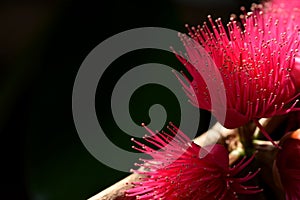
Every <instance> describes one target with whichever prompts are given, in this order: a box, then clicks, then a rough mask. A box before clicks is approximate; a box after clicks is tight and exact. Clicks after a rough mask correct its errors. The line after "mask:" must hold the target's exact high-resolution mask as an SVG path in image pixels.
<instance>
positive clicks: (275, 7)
mask: <svg viewBox="0 0 300 200" xmlns="http://www.w3.org/2000/svg"><path fill="white" fill-rule="evenodd" d="M265 7H266V9H267V10H268V13H269V15H272V14H273V13H274V12H276V13H277V17H279V18H280V19H279V20H281V21H285V22H286V24H285V26H286V27H289V28H290V29H293V27H296V28H298V29H299V27H300V1H299V0H290V1H286V0H273V1H272V2H269V3H266V4H265ZM291 77H292V80H293V81H294V83H295V86H296V88H297V89H298V91H299V90H300V54H299V52H298V53H297V54H296V59H295V67H294V68H293V69H292V70H291Z"/></svg>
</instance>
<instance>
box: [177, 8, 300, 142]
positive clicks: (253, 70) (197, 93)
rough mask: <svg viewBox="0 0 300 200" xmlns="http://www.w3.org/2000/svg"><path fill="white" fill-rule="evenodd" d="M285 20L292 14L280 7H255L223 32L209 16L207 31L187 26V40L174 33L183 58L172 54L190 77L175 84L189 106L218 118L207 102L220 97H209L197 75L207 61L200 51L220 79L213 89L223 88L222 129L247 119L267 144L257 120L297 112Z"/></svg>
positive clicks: (289, 26) (291, 32)
mask: <svg viewBox="0 0 300 200" xmlns="http://www.w3.org/2000/svg"><path fill="white" fill-rule="evenodd" d="M272 8H274V7H272ZM291 16H292V13H285V12H284V11H283V10H282V9H275V8H274V9H268V8H267V7H266V8H264V7H263V6H262V5H256V6H255V7H253V12H251V13H247V14H246V13H245V15H244V16H242V17H241V21H242V24H239V22H237V21H234V19H231V21H230V22H229V24H228V25H227V28H225V27H224V26H223V24H222V23H221V20H220V19H217V20H216V21H215V22H213V20H212V19H211V17H210V16H209V17H208V19H209V22H210V24H211V27H212V29H210V27H209V26H208V25H207V24H206V23H204V25H203V26H202V27H200V26H198V27H197V28H195V27H192V28H189V27H188V26H187V28H188V30H189V36H190V37H191V38H192V39H189V38H188V37H187V36H186V35H184V34H181V35H180V37H181V40H182V41H183V43H184V45H185V48H186V51H187V59H185V58H183V55H182V54H177V53H176V55H177V57H178V59H179V60H180V61H181V62H182V63H183V64H184V65H185V67H186V69H187V70H188V72H189V73H190V74H191V76H192V78H193V80H192V81H189V80H188V79H187V81H188V82H189V84H188V85H187V84H185V83H184V82H183V81H182V80H180V81H181V83H182V85H183V86H184V89H185V91H186V93H187V95H188V96H189V98H190V100H191V102H192V104H194V105H195V106H197V107H199V108H201V109H205V110H209V111H211V112H212V113H213V114H214V115H215V116H216V118H217V119H220V118H221V117H222V116H221V115H222V112H221V111H220V109H215V110H212V108H211V106H212V105H211V100H212V99H217V101H218V102H219V105H220V106H221V105H222V103H223V101H224V99H221V98H220V97H219V96H218V92H215V93H213V94H209V91H208V86H207V85H206V82H205V81H204V78H203V77H202V76H201V72H202V71H205V70H206V67H205V64H207V60H208V59H206V60H203V57H205V55H204V54H203V51H202V50H201V49H202V48H204V49H205V50H206V52H207V53H208V54H209V55H210V57H211V59H212V60H213V62H214V64H215V65H216V68H217V69H218V73H220V74H221V76H222V80H217V81H215V82H214V84H215V86H214V87H215V88H216V89H215V90H216V91H217V90H218V86H217V85H218V84H219V85H220V84H223V85H224V87H225V90H226V105H224V106H226V108H227V110H226V118H225V122H224V124H223V125H224V126H225V127H226V128H237V127H240V126H242V125H244V124H246V123H247V122H249V121H251V120H253V121H254V122H255V123H256V124H257V126H259V128H261V130H262V132H263V133H264V135H265V136H266V137H267V138H268V139H269V140H270V141H272V139H271V138H270V137H269V135H268V134H267V133H266V131H265V130H264V129H263V127H262V126H261V125H260V124H259V122H258V119H260V118H268V117H272V116H276V115H282V114H287V113H288V112H290V111H296V110H299V108H296V107H295V106H296V103H297V102H298V100H295V99H296V98H297V97H298V96H299V93H298V92H297V88H296V84H297V83H299V82H300V81H299V78H298V77H296V76H298V75H299V74H300V72H299V70H296V71H295V69H296V67H295V57H296V54H297V52H298V47H299V31H298V26H297V25H296V24H295V23H294V22H293V20H290V17H291ZM198 43H199V44H200V45H201V47H200V45H199V44H198ZM208 64H211V63H208ZM291 72H293V73H291ZM202 74H203V73H202ZM295 80H296V81H295ZM299 84H300V83H299ZM210 95H211V96H210ZM272 142H273V141H272ZM273 144H275V143H274V142H273Z"/></svg>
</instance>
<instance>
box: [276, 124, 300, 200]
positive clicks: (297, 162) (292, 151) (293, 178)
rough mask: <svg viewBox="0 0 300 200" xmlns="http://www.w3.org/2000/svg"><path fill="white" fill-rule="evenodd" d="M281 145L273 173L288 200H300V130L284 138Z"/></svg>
mask: <svg viewBox="0 0 300 200" xmlns="http://www.w3.org/2000/svg"><path fill="white" fill-rule="evenodd" d="M280 143H281V145H282V150H279V151H278V153H277V157H276V160H275V162H274V169H273V172H274V175H275V178H277V181H278V182H279V185H281V186H282V187H283V189H284V191H285V194H286V200H298V199H300V157H299V156H300V129H298V130H297V131H294V132H291V133H289V134H287V135H286V136H284V137H283V138H282V139H281V141H280ZM278 177H279V178H278Z"/></svg>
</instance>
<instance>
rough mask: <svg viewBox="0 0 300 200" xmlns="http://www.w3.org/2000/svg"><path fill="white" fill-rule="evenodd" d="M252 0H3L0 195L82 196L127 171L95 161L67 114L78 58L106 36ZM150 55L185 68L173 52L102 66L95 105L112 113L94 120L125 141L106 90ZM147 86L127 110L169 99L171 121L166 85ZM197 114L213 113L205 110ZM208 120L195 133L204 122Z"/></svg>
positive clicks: (217, 13)
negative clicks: (1, 188)
mask: <svg viewBox="0 0 300 200" xmlns="http://www.w3.org/2000/svg"><path fill="white" fill-rule="evenodd" d="M250 3H252V2H250V1H248V0H247V1H242V0H231V1H222V0H213V1H210V0H198V1H197V0H186V1H184V0H162V1H159V0H152V1H117V0H113V1H90V0H87V1H72V0H65V1H55V0H53V1H40V2H38V1H9V2H2V3H1V6H0V26H1V29H0V56H1V57H0V65H1V66H0V89H1V90H0V106H1V107H0V131H1V136H2V139H1V147H2V162H1V165H2V167H3V169H2V176H1V182H2V184H3V185H5V191H3V193H2V194H1V196H2V197H3V198H7V197H6V196H7V195H9V196H10V199H32V200H52V199H72V200H76V199H87V198H88V197H91V196H93V195H94V194H96V193H97V192H99V191H101V190H103V189H105V188H106V187H108V186H109V185H111V184H113V183H114V182H116V181H117V180H120V179H121V178H123V177H125V176H127V175H128V173H124V172H118V171H116V170H113V169H111V168H109V167H107V166H105V165H103V164H101V163H100V162H99V161H97V160H96V159H95V158H94V157H93V156H92V155H90V154H89V153H88V151H87V150H86V149H85V147H84V146H83V145H82V143H81V141H80V139H79V137H78V135H77V132H76V129H75V126H74V123H73V118H72V107H71V106H72V88H73V82H74V80H75V76H76V73H77V70H78V69H79V67H80V65H81V63H82V61H83V60H84V58H85V57H86V56H87V55H88V53H89V52H90V51H91V50H92V49H93V48H94V47H95V46H97V45H98V44H99V43H101V42H102V41H103V40H105V39H107V38H109V37H110V36H113V35H114V34H117V33H119V32H121V31H125V30H128V29H132V28H137V27H145V26H156V27H164V28H169V29H173V30H176V31H180V32H186V29H185V27H184V25H185V24H186V23H188V24H191V25H197V24H202V23H203V21H205V20H206V16H207V15H208V14H211V15H212V16H213V18H217V17H222V19H223V21H224V22H227V21H228V19H229V16H230V14H231V13H239V7H240V6H242V5H244V6H246V7H247V8H249V6H250ZM153 60H154V61H157V62H161V63H165V64H168V65H171V66H172V67H174V68H177V69H181V68H182V66H181V64H180V63H179V62H178V61H177V60H176V59H175V56H173V55H169V54H161V53H160V52H155V51H145V52H134V53H133V54H130V55H127V57H126V58H124V59H123V60H119V61H118V62H116V64H114V66H111V68H110V69H111V72H109V71H108V72H107V73H106V77H105V78H104V80H103V82H102V83H100V86H99V88H98V91H97V103H96V107H97V112H99V113H100V112H101V113H107V116H108V117H107V118H106V121H101V118H100V123H101V124H104V126H106V127H107V129H110V131H108V132H109V134H108V137H109V138H110V139H111V140H113V142H115V143H116V144H118V145H119V146H121V147H122V148H125V149H126V148H128V147H130V146H131V143H130V142H128V141H129V139H130V137H129V136H127V135H125V134H122V132H120V130H118V128H117V127H116V124H114V123H113V121H111V120H110V118H109V112H110V111H109V110H107V108H108V107H109V106H107V105H109V98H107V97H109V92H110V89H111V87H112V84H113V83H114V82H116V81H117V80H116V78H117V77H118V75H121V74H122V73H124V72H126V69H127V68H126V66H127V67H128V66H134V65H138V64H140V63H143V62H144V63H147V62H149V61H152V62H153ZM122 66H123V67H124V68H120V67H122ZM118 67H119V69H117V68H118ZM114 78H115V79H114ZM101 84H102V85H101ZM142 89H143V90H145V91H146V90H147V89H148V88H142ZM153 90H155V91H157V92H158V93H156V94H155V97H158V98H157V99H158V100H157V99H156V98H153V96H152V98H153V99H151V98H150V97H149V96H147V94H149V92H145V91H144V92H145V93H143V92H141V93H137V94H135V97H134V98H133V100H132V101H137V103H133V104H131V107H134V106H133V105H136V107H137V108H136V109H139V110H141V109H143V106H144V105H146V106H145V107H147V106H149V105H151V104H152V103H153V102H156V101H158V102H160V101H162V102H161V103H162V104H164V105H169V107H168V108H166V109H167V112H168V119H173V120H175V121H176V117H174V116H178V110H177V108H176V105H177V103H176V101H173V100H172V99H173V97H172V94H169V93H168V92H166V91H165V90H164V89H159V88H154V89H152V91H153ZM150 93H151V92H150ZM105 94H108V95H105ZM161 94H164V95H167V96H161ZM101 95H104V96H101ZM169 99H170V100H169ZM147 100H149V101H148V102H147ZM144 110H145V111H144V113H145V117H144V118H143V119H137V118H136V116H135V115H134V111H133V113H132V116H133V120H134V121H136V122H137V123H139V122H140V121H142V120H143V121H146V122H147V120H149V119H147V116H146V111H147V109H145V108H144ZM202 114H203V115H204V116H206V117H209V114H208V113H206V112H202ZM205 120H206V118H203V121H202V122H201V126H200V129H201V130H199V132H203V131H204V130H205V129H206V128H207V125H208V124H207V120H206V121H205ZM120 141H121V142H120ZM1 199H2V198H1Z"/></svg>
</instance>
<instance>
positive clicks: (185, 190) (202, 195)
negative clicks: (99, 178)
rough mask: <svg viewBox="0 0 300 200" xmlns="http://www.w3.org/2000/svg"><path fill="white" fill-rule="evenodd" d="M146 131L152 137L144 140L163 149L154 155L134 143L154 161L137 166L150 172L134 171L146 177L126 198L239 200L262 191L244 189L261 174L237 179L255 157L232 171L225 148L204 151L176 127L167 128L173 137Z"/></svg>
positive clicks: (253, 188)
mask: <svg viewBox="0 0 300 200" xmlns="http://www.w3.org/2000/svg"><path fill="white" fill-rule="evenodd" d="M145 128H146V129H147V131H148V132H149V133H150V134H151V137H148V136H147V137H145V140H146V141H148V142H150V143H152V144H153V145H154V146H156V147H159V148H162V149H161V150H160V151H155V150H154V149H152V148H151V147H149V146H147V145H145V144H142V143H140V142H138V141H136V140H133V141H134V142H135V143H136V144H137V145H138V146H139V148H137V147H134V148H135V149H138V150H139V151H141V152H144V153H146V154H149V155H150V156H151V157H152V159H151V160H142V161H143V162H144V163H143V164H136V165H137V166H142V167H145V168H147V169H148V170H147V171H140V170H134V172H136V173H138V174H142V175H143V176H144V177H143V178H142V179H141V181H140V182H134V183H132V184H133V188H131V189H129V190H127V191H126V194H127V196H136V197H137V199H166V200H180V199H190V200H193V199H197V200H199V199H205V200H210V199H218V200H232V199H237V198H238V194H253V193H257V192H260V191H261V190H260V189H258V187H256V186H244V185H243V183H244V182H246V181H248V180H250V179H252V178H253V177H254V176H255V175H256V174H257V173H258V172H259V170H257V171H256V172H255V173H249V174H248V175H247V176H245V177H243V178H235V175H237V174H238V173H239V172H240V171H241V170H242V169H243V168H244V167H245V166H247V165H248V164H249V163H250V162H251V161H252V160H253V158H254V155H253V156H252V157H251V158H250V159H249V160H248V161H247V162H244V161H245V158H243V159H242V161H240V163H238V164H237V165H236V166H235V167H232V168H230V167H229V159H228V152H227V150H226V149H225V147H223V146H222V145H219V144H216V145H214V146H207V147H205V148H201V147H200V146H198V145H197V144H195V143H193V142H192V141H191V140H190V139H189V138H188V137H187V136H186V135H185V134H184V133H183V132H182V131H180V130H179V129H178V128H177V127H176V126H174V125H173V124H171V126H170V127H168V129H169V131H170V133H171V134H167V133H165V132H161V133H157V134H155V133H154V132H152V131H151V130H150V129H149V128H147V127H146V126H145ZM174 136H175V137H174ZM208 149H209V150H208Z"/></svg>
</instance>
